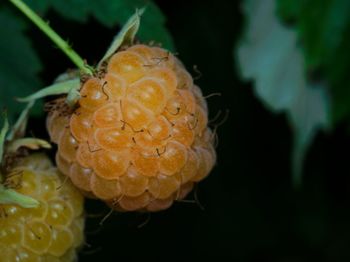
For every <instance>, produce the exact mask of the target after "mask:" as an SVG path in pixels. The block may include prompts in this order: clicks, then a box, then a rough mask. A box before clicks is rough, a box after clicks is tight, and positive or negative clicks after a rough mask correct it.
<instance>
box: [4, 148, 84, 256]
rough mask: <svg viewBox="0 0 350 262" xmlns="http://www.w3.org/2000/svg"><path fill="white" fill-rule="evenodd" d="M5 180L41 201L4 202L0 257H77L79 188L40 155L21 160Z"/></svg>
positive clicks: (80, 218) (80, 213) (80, 232)
mask: <svg viewBox="0 0 350 262" xmlns="http://www.w3.org/2000/svg"><path fill="white" fill-rule="evenodd" d="M4 183H5V185H6V186H7V187H12V188H13V189H15V190H16V191H17V192H18V193H21V194H23V195H26V196H30V197H32V198H34V199H36V200H38V201H39V202H40V205H39V206H38V207H37V208H22V207H20V206H19V205H15V204H0V255H1V258H0V260H1V261H33V262H34V261H35V262H46V261H47V262H49V261H50V262H54V261H57V262H59V261H62V262H63V261H65V262H66V261H74V260H75V257H76V251H77V248H78V247H80V246H81V245H82V243H83V240H84V233H83V229H84V218H83V197H82V195H81V194H80V193H79V191H77V190H76V189H75V187H74V186H73V185H72V184H71V183H70V181H65V179H64V176H62V175H61V174H60V173H59V172H58V171H57V169H56V168H54V167H53V166H52V164H51V162H50V161H49V160H48V158H47V157H46V156H44V155H42V154H33V155H31V156H29V157H26V158H23V159H20V160H19V162H18V163H16V166H14V167H13V168H12V169H11V170H10V172H9V173H8V174H7V176H6V180H5V182H4Z"/></svg>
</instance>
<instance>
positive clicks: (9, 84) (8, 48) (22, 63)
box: [0, 9, 42, 119]
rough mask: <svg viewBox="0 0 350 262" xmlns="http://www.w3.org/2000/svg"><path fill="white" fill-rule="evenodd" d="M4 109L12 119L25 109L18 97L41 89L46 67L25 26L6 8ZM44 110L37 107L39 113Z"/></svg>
mask: <svg viewBox="0 0 350 262" xmlns="http://www.w3.org/2000/svg"><path fill="white" fill-rule="evenodd" d="M0 24H1V25H2V26H0V36H1V40H0V107H2V108H7V111H8V116H9V119H14V116H15V115H17V114H19V113H20V112H21V110H22V109H23V107H20V106H18V104H16V103H15V100H14V98H15V97H19V96H25V95H28V94H30V93H32V92H33V91H34V90H35V89H37V88H38V87H40V86H41V83H40V80H39V78H38V73H39V71H40V70H41V68H42V66H41V63H40V61H39V59H38V57H37V54H36V53H35V51H34V49H33V48H32V46H31V43H30V41H29V40H28V38H27V37H26V36H25V34H24V31H25V29H26V26H25V23H24V22H23V21H22V20H20V19H19V18H18V17H17V16H15V15H14V14H12V13H11V12H10V11H8V10H6V9H2V10H0ZM39 108H40V107H36V109H37V111H36V113H39V112H40V110H39Z"/></svg>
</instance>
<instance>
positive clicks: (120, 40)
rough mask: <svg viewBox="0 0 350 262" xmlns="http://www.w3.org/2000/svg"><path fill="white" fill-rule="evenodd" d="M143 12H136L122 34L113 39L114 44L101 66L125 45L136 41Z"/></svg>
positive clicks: (121, 31)
mask: <svg viewBox="0 0 350 262" xmlns="http://www.w3.org/2000/svg"><path fill="white" fill-rule="evenodd" d="M143 12H144V9H141V10H136V12H135V14H134V15H133V16H131V17H130V18H129V20H128V21H127V22H126V23H125V25H124V26H123V28H122V29H121V30H120V32H119V33H118V34H117V35H116V36H115V38H114V39H113V41H112V44H111V45H110V47H109V48H108V49H107V51H106V54H105V55H104V56H103V58H102V59H101V61H100V62H99V66H100V65H101V64H102V63H103V62H104V61H106V60H107V59H109V58H110V57H111V56H112V55H113V54H114V53H115V52H116V51H117V50H118V49H119V47H121V46H122V45H123V44H131V43H132V42H133V41H134V38H135V35H136V34H137V32H138V30H139V27H140V18H141V15H142V14H143Z"/></svg>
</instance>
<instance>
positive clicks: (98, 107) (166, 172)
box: [47, 45, 216, 211]
mask: <svg viewBox="0 0 350 262" xmlns="http://www.w3.org/2000/svg"><path fill="white" fill-rule="evenodd" d="M98 75H99V76H94V77H90V78H89V79H88V80H86V81H85V82H83V83H82V87H81V89H80V99H79V102H78V106H77V108H76V109H75V110H74V111H73V112H64V110H54V111H52V112H51V113H50V115H49V117H48V120H47V128H48V131H49V134H50V137H51V140H52V141H53V142H55V143H57V144H58V152H57V155H56V161H57V165H58V167H59V168H60V170H61V171H62V172H63V173H64V174H66V175H68V176H69V177H70V179H71V180H72V182H73V184H74V185H76V186H77V187H78V188H80V189H81V190H82V191H83V192H85V193H86V194H87V195H90V196H93V197H97V198H100V199H102V200H104V201H105V202H107V203H108V204H109V205H110V206H112V207H113V208H114V209H116V210H125V211H127V210H147V211H157V210H162V209H165V208H168V207H169V206H170V205H171V204H172V203H173V201H174V200H177V199H182V198H184V197H185V196H186V195H187V193H188V192H189V191H191V189H192V187H193V185H194V183H196V182H198V181H200V180H202V179H203V178H204V177H206V176H207V175H208V173H209V172H210V170H211V169H212V167H213V165H214V163H215V159H216V154H215V151H214V148H213V143H212V132H211V130H210V129H209V128H208V127H207V122H208V118H207V115H208V112H207V105H206V101H205V100H204V98H203V96H202V93H201V91H200V89H199V88H198V87H197V86H196V85H194V84H193V80H192V77H191V76H190V74H189V73H188V72H187V71H186V69H185V68H184V66H183V65H182V63H181V62H180V61H179V60H178V59H177V58H176V57H175V56H173V55H172V54H171V53H169V52H168V51H166V50H164V49H162V48H159V47H151V46H146V45H133V46H131V47H129V48H127V49H124V50H122V51H118V52H117V53H115V54H114V55H113V56H112V57H111V58H110V60H109V61H108V64H106V66H105V69H104V70H102V72H99V74H98ZM58 101H60V100H58ZM58 103H59V102H58ZM58 108H64V107H58Z"/></svg>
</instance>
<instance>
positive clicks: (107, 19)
mask: <svg viewBox="0 0 350 262" xmlns="http://www.w3.org/2000/svg"><path fill="white" fill-rule="evenodd" d="M25 2H27V3H28V4H29V5H30V6H31V7H32V8H33V9H34V10H36V11H37V12H38V13H40V14H45V13H46V12H47V11H48V10H49V8H53V9H54V10H55V11H56V12H58V13H59V14H60V15H61V16H62V17H64V18H66V19H70V20H74V21H77V22H81V23H86V22H87V20H88V19H89V17H94V18H95V19H97V20H98V21H99V22H100V23H102V24H103V25H104V26H107V27H114V26H115V25H117V24H118V25H123V24H124V23H125V22H126V21H127V20H128V18H129V17H130V16H131V15H132V14H133V13H134V12H135V9H136V8H143V7H146V12H145V13H144V15H143V16H142V24H141V27H140V31H139V33H138V36H139V38H140V40H141V41H144V42H149V41H155V42H156V43H161V44H162V45H163V46H164V47H165V48H168V49H170V50H173V49H174V45H173V41H172V38H171V35H170V34H169V32H168V31H167V30H166V28H165V25H164V24H165V16H164V15H163V13H162V11H161V10H160V9H159V8H158V7H157V5H155V4H154V3H153V2H152V1H150V0H114V1H111V0H98V1H96V0H85V1H81V0H69V1H67V0H65V1H57V0H26V1H25Z"/></svg>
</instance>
